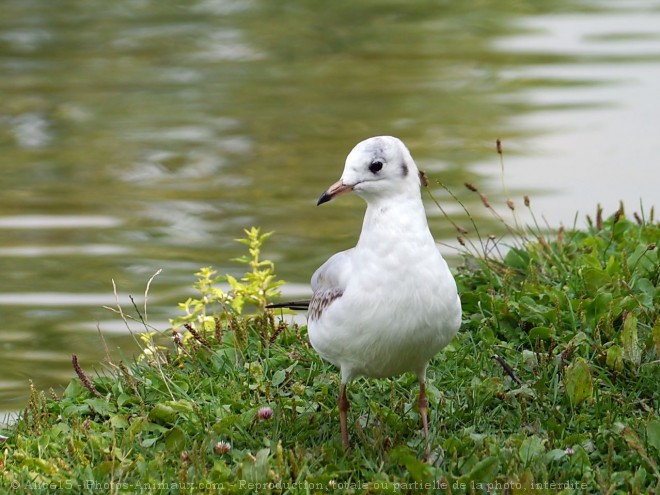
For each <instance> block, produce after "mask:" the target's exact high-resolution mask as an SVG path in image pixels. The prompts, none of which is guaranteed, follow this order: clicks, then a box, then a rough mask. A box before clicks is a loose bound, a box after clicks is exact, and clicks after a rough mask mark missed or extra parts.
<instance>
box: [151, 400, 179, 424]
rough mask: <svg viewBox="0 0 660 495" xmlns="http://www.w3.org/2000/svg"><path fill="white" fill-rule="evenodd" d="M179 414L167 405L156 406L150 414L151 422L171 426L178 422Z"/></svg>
mask: <svg viewBox="0 0 660 495" xmlns="http://www.w3.org/2000/svg"><path fill="white" fill-rule="evenodd" d="M177 416H178V414H177V412H176V410H175V409H174V408H172V407H170V406H168V405H166V404H160V403H159V404H156V405H155V406H154V408H153V409H152V410H151V411H150V412H149V421H153V422H154V423H158V424H161V425H171V424H174V422H175V421H176V418H177Z"/></svg>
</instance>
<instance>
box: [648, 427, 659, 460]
mask: <svg viewBox="0 0 660 495" xmlns="http://www.w3.org/2000/svg"><path fill="white" fill-rule="evenodd" d="M646 438H647V440H648V443H649V445H651V446H652V447H654V448H655V449H656V450H657V451H658V453H660V420H658V419H652V420H651V421H649V424H647V425H646Z"/></svg>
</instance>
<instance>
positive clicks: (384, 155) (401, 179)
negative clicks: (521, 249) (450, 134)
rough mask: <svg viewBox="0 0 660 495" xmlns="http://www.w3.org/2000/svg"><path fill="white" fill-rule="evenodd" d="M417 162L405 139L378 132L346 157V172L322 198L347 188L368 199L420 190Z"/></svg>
mask: <svg viewBox="0 0 660 495" xmlns="http://www.w3.org/2000/svg"><path fill="white" fill-rule="evenodd" d="M419 187H420V178H419V171H418V170H417V165H415V162H414V161H413V159H412V156H411V155H410V151H408V148H406V145H405V144H403V142H402V141H401V140H400V139H398V138H395V137H392V136H377V137H372V138H369V139H365V140H364V141H362V142H360V143H358V144H357V145H356V146H355V148H353V149H352V150H351V152H350V153H349V154H348V156H347V157H346V165H345V166H344V173H343V174H342V176H341V179H339V181H337V182H335V183H334V184H333V185H331V186H330V187H329V188H328V190H327V191H325V192H324V193H323V194H322V195H321V197H320V198H319V200H318V203H317V205H320V204H323V203H327V202H328V201H330V200H331V199H333V198H335V197H337V196H339V195H340V194H343V193H345V192H351V191H353V192H355V193H356V194H357V195H358V196H361V197H363V198H364V199H365V200H366V201H367V202H370V201H373V200H378V199H382V198H386V197H393V196H397V195H400V194H405V195H409V194H419Z"/></svg>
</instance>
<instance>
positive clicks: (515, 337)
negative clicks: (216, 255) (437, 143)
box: [0, 192, 660, 494]
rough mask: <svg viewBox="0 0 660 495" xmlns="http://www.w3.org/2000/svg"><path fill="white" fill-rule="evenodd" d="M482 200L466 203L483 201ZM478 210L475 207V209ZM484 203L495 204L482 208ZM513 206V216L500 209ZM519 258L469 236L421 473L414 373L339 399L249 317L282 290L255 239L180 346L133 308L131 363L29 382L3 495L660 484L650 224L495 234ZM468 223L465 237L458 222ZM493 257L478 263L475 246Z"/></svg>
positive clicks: (1, 470) (298, 331) (326, 368)
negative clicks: (345, 406)
mask: <svg viewBox="0 0 660 495" xmlns="http://www.w3.org/2000/svg"><path fill="white" fill-rule="evenodd" d="M477 193H478V192H477ZM484 199H485V198H484ZM485 205H486V206H487V207H489V205H488V204H487V200H486V201H485ZM510 206H511V207H512V209H513V208H514V207H513V205H510ZM507 228H508V229H509V230H510V232H509V234H510V238H511V239H513V240H512V241H511V242H512V243H513V247H512V248H511V249H509V250H508V251H507V252H506V254H504V256H498V255H496V253H497V252H498V249H497V247H496V242H495V240H494V239H492V238H484V239H479V237H478V236H474V237H473V238H470V237H466V236H465V235H464V234H461V239H460V241H461V242H462V243H463V244H465V246H466V249H467V250H468V251H471V252H472V253H473V254H475V253H477V252H479V253H480V255H479V256H475V255H471V254H466V257H465V262H464V264H463V265H462V266H461V268H460V269H459V270H458V271H457V274H456V277H457V282H458V284H459V291H460V293H461V298H462V301H463V306H464V322H463V326H462V329H461V332H460V333H459V335H458V336H457V337H456V338H455V340H454V341H453V342H452V343H451V344H450V346H449V347H448V348H447V349H445V350H444V351H443V352H442V353H441V354H439V355H438V356H437V357H436V358H435V359H434V360H433V361H432V363H431V365H430V367H429V371H428V379H429V385H428V390H427V393H428V395H429V402H430V408H429V409H430V433H431V442H432V450H433V455H432V457H433V459H432V460H433V462H432V463H424V462H422V461H421V458H422V455H423V452H424V443H423V438H422V434H421V432H420V418H419V415H418V413H417V409H416V407H415V406H414V404H415V400H416V394H417V385H416V380H415V378H414V377H413V376H408V375H404V376H401V377H398V378H395V379H391V380H357V381H356V382H354V383H352V384H351V386H350V388H349V397H350V401H351V405H352V409H351V412H350V416H349V421H350V432H351V442H352V445H353V449H352V450H351V451H350V452H348V453H344V452H343V451H342V449H341V445H340V438H339V420H338V411H337V407H336V402H337V393H338V388H339V375H338V372H337V370H336V369H334V368H333V367H332V366H330V365H328V364H327V363H325V362H323V361H322V360H321V359H320V358H319V357H318V356H317V354H316V353H315V352H314V350H313V349H311V348H310V346H309V344H308V339H307V335H306V329H305V328H304V327H300V328H299V327H297V326H295V325H287V324H284V323H281V322H280V321H279V315H276V314H272V313H264V312H259V313H258V314H257V315H252V316H247V315H244V314H243V312H244V306H245V305H246V304H250V305H251V306H256V307H260V306H263V305H264V303H265V302H266V300H268V299H270V298H272V297H273V296H274V295H275V294H276V292H277V283H276V282H275V279H274V276H273V267H272V264H270V262H267V261H262V260H260V259H259V255H260V246H261V242H262V241H263V239H262V238H261V237H260V236H259V235H258V233H257V232H255V231H252V232H250V233H249V239H248V240H246V243H247V244H249V252H250V254H249V255H248V256H247V257H246V258H245V259H243V260H242V261H243V262H244V263H246V264H247V265H248V275H246V277H245V278H244V279H243V280H236V279H230V280H229V282H230V284H231V287H232V290H231V291H229V292H228V293H224V292H222V291H220V290H219V289H217V282H218V278H217V277H216V275H215V274H214V273H213V272H212V271H211V270H203V271H202V272H200V273H199V274H198V277H199V279H198V282H197V283H196V287H197V289H198V290H199V297H198V298H193V299H189V300H188V301H186V302H185V303H183V304H182V305H181V309H182V310H183V316H182V317H180V318H177V319H176V320H174V322H173V324H174V326H175V327H177V328H180V329H182V330H183V329H185V328H187V331H185V332H175V333H174V334H173V335H172V334H169V332H168V334H167V335H159V334H158V332H156V331H155V329H151V328H150V327H149V325H148V323H146V322H145V321H144V320H145V316H144V314H143V313H144V311H140V310H139V309H138V308H132V309H131V311H128V310H126V309H125V308H123V309H122V308H116V310H117V311H118V313H120V314H119V316H118V317H120V318H124V319H125V320H126V321H127V324H130V325H135V323H134V322H132V320H131V319H130V318H131V317H130V316H129V314H132V315H133V316H132V317H133V318H134V321H135V322H137V324H138V325H141V324H143V325H144V329H143V330H145V332H144V333H143V335H142V339H143V340H144V353H143V355H142V356H141V358H140V359H139V360H137V361H134V362H133V361H131V362H122V361H119V360H117V359H112V358H110V357H109V358H108V361H107V362H106V363H105V364H104V365H103V367H100V368H99V369H97V370H94V371H91V370H87V371H85V370H82V369H80V366H79V365H78V363H77V362H76V360H75V359H74V367H75V368H76V372H77V373H78V375H79V378H75V379H73V380H72V381H71V382H70V383H69V385H68V387H67V388H66V390H64V391H63V393H61V394H57V393H55V392H53V391H49V392H41V391H37V390H32V394H31V399H30V401H29V404H28V406H27V407H26V409H25V411H24V412H23V414H22V415H21V417H20V419H19V420H18V421H17V423H16V424H15V425H13V426H11V427H9V428H8V429H7V430H6V431H3V432H0V433H1V435H2V436H0V442H2V443H1V444H0V452H1V455H0V486H2V487H3V489H4V490H7V491H9V492H10V493H11V492H12V491H13V492H15V493H23V492H26V491H28V492H33V493H51V492H53V491H54V490H56V489H59V490H60V492H61V493H214V492H215V491H217V490H219V489H222V491H223V492H229V493H231V492H238V493H251V492H264V493H268V492H274V493H299V492H309V493H324V492H327V491H333V490H337V491H341V492H343V493H351V492H355V493H365V492H373V493H383V492H385V493H387V492H392V493H399V492H404V493H405V492H425V491H431V490H432V489H440V490H442V491H444V492H445V493H484V492H485V491H490V492H491V493H525V490H527V491H528V492H529V491H530V490H532V491H531V493H539V494H540V493H556V492H562V493H598V492H602V493H650V492H653V491H654V490H655V492H656V493H658V492H660V468H659V466H658V461H657V459H658V457H659V456H660V419H659V415H658V410H659V406H660V404H659V400H660V399H659V393H660V392H659V391H660V363H659V360H660V323H658V313H659V306H660V303H659V301H660V290H659V289H658V282H659V281H660V257H659V256H658V251H660V249H658V248H657V247H656V245H657V243H658V241H659V240H660V226H659V225H658V223H657V222H655V221H654V220H653V219H652V218H642V217H641V216H640V215H636V216H635V217H631V218H627V217H626V216H625V214H624V213H623V211H622V210H620V211H619V212H617V213H616V214H615V215H613V216H612V217H610V218H609V219H603V218H602V214H601V213H598V214H597V215H596V218H595V219H594V220H593V222H592V225H591V227H590V228H588V229H586V230H580V231H569V230H565V231H564V230H561V231H559V232H555V233H554V234H552V235H549V234H548V233H547V232H545V233H542V232H541V230H540V229H538V228H536V227H535V228H532V229H521V228H518V227H517V226H516V225H514V226H513V227H507ZM460 230H461V232H464V230H463V229H462V228H461V229H460ZM484 253H486V256H485V257H484V256H483V254H484Z"/></svg>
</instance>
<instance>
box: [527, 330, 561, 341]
mask: <svg viewBox="0 0 660 495" xmlns="http://www.w3.org/2000/svg"><path fill="white" fill-rule="evenodd" d="M554 336H555V331H554V329H552V328H550V327H534V328H532V329H531V330H530V331H529V338H530V339H531V340H536V339H540V340H550V339H552V338H554Z"/></svg>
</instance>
